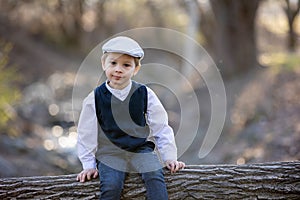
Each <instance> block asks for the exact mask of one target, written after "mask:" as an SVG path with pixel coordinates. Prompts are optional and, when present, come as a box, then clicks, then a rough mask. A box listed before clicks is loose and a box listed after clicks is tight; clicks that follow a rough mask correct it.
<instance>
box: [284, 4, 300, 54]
mask: <svg viewBox="0 0 300 200" xmlns="http://www.w3.org/2000/svg"><path fill="white" fill-rule="evenodd" d="M285 2H286V7H285V8H284V11H285V14H286V16H287V19H288V24H289V35H288V44H287V45H288V49H289V51H291V52H293V51H295V50H296V46H297V44H296V43H297V42H296V38H297V35H296V33H295V27H294V25H295V19H296V16H297V15H298V14H299V12H300V0H298V1H297V2H295V1H291V0H285ZM293 2H294V3H293Z"/></svg>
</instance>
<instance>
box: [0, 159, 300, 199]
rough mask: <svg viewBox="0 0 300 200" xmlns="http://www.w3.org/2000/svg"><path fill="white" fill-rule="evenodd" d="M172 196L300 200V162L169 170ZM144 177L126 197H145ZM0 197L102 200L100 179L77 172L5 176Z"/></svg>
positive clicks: (128, 186) (131, 183) (130, 183)
mask: <svg viewBox="0 0 300 200" xmlns="http://www.w3.org/2000/svg"><path fill="white" fill-rule="evenodd" d="M165 177H166V182H167V186H168V192H169V198H170V199H300V161H295V162H274V163H262V164H249V165H195V166H187V167H186V169H184V170H182V171H180V172H178V173H176V174H170V173H169V172H166V176H165ZM144 196H145V188H144V186H143V183H142V181H141V178H140V176H138V175H137V174H130V175H129V176H128V177H127V178H126V182H125V188H124V191H123V197H122V198H123V199H145V197H144ZM0 199H99V181H98V179H94V180H92V181H88V182H85V183H79V182H77V181H76V175H63V176H42V177H22V178H2V179H0Z"/></svg>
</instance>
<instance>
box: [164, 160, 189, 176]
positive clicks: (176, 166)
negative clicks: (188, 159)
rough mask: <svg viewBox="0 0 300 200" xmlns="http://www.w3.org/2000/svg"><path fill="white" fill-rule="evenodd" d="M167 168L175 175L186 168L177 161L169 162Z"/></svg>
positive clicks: (182, 163)
mask: <svg viewBox="0 0 300 200" xmlns="http://www.w3.org/2000/svg"><path fill="white" fill-rule="evenodd" d="M166 167H167V168H168V169H169V170H170V171H171V173H175V172H177V171H178V170H180V169H183V168H184V167H185V163H184V162H181V161H176V160H167V161H166Z"/></svg>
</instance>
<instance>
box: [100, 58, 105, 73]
mask: <svg viewBox="0 0 300 200" xmlns="http://www.w3.org/2000/svg"><path fill="white" fill-rule="evenodd" d="M105 59H106V56H105V55H103V56H102V57H101V66H102V69H103V71H105V70H106V67H105Z"/></svg>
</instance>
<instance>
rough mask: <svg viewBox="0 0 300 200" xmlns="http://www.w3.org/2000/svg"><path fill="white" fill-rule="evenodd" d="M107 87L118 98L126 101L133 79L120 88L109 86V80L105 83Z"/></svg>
mask: <svg viewBox="0 0 300 200" xmlns="http://www.w3.org/2000/svg"><path fill="white" fill-rule="evenodd" d="M105 86H106V88H107V89H108V90H109V91H110V92H111V93H112V94H113V95H114V96H115V97H117V98H118V99H120V100H121V101H124V100H125V99H126V97H127V96H128V94H129V92H130V89H131V86H132V81H130V83H129V84H128V85H127V86H126V87H125V88H123V89H121V90H118V89H114V88H112V87H110V86H109V84H108V80H107V81H106V83H105Z"/></svg>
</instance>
